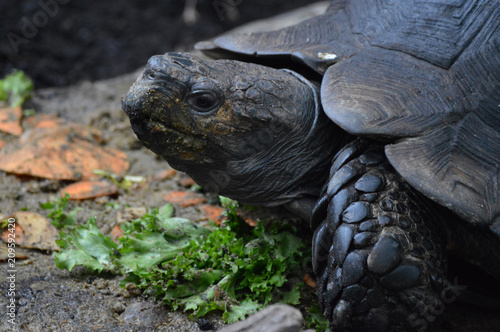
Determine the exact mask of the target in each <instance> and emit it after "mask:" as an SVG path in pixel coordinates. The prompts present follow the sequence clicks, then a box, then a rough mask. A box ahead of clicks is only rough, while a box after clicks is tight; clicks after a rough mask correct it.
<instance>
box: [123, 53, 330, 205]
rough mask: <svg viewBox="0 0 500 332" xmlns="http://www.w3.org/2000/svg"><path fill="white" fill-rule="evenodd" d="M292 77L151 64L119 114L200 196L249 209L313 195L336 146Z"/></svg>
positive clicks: (311, 98) (158, 60) (313, 101)
mask: <svg viewBox="0 0 500 332" xmlns="http://www.w3.org/2000/svg"><path fill="white" fill-rule="evenodd" d="M317 94H318V93H317V87H316V86H315V85H314V84H312V83H310V82H308V81H307V80H306V79H304V78H303V77H301V76H300V75H298V74H295V73H293V72H291V71H287V70H278V69H273V68H269V67H265V66H260V65H256V64H249V63H243V62H238V61H234V60H202V59H199V58H197V57H195V56H193V55H190V54H187V53H167V54H165V55H161V56H154V57H152V58H151V59H150V60H149V61H148V64H147V67H146V69H145V70H144V72H143V74H142V75H141V76H140V77H139V78H138V79H137V81H136V82H135V83H134V85H133V86H132V88H131V89H130V91H129V93H128V94H127V96H126V98H125V100H124V101H123V108H124V110H125V112H126V113H127V115H128V116H129V118H130V122H131V124H132V128H133V130H134V132H135V133H136V135H137V136H138V138H139V139H140V140H141V141H142V142H143V143H144V144H145V145H146V146H147V147H148V148H149V149H151V150H152V151H153V152H155V153H157V154H158V155H160V156H162V157H163V158H164V159H165V160H167V161H168V163H169V164H170V165H171V166H172V167H174V168H176V169H178V170H181V171H184V172H186V173H188V174H189V175H190V176H191V177H193V179H194V180H195V181H196V182H197V183H199V184H200V185H202V186H203V187H204V188H205V189H207V190H210V191H216V192H218V193H220V194H222V195H225V196H228V197H231V198H233V199H237V200H240V201H241V202H245V203H249V204H260V205H278V204H283V203H286V202H288V201H290V200H292V199H294V198H297V197H302V196H308V195H313V196H314V195H318V194H319V193H318V191H319V189H320V188H321V186H322V184H323V183H324V179H325V177H326V175H327V173H328V170H327V169H328V167H329V163H330V160H331V157H332V153H333V148H334V146H335V144H333V142H334V138H333V134H334V133H333V124H332V123H331V122H330V121H329V120H328V118H327V117H326V116H325V115H324V114H323V112H322V111H321V109H320V106H319V99H318V95H317Z"/></svg>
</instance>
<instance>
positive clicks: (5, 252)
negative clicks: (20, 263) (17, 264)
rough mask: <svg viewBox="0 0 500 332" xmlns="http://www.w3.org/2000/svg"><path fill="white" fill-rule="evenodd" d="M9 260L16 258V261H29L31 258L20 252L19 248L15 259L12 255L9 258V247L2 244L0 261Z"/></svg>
mask: <svg viewBox="0 0 500 332" xmlns="http://www.w3.org/2000/svg"><path fill="white" fill-rule="evenodd" d="M9 258H15V259H16V260H18V259H28V258H30V257H29V256H28V255H27V254H26V253H25V252H22V251H21V250H19V248H16V253H15V257H12V255H10V256H9V248H8V247H7V244H6V243H3V242H0V261H2V262H3V261H6V260H7V259H9Z"/></svg>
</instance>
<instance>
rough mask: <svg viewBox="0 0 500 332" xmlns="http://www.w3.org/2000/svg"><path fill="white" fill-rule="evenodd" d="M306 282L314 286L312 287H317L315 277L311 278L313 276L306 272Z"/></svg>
mask: <svg viewBox="0 0 500 332" xmlns="http://www.w3.org/2000/svg"><path fill="white" fill-rule="evenodd" d="M304 282H305V283H306V285H308V286H309V287H312V288H316V281H314V279H313V278H311V276H310V275H309V274H307V273H306V275H305V276H304Z"/></svg>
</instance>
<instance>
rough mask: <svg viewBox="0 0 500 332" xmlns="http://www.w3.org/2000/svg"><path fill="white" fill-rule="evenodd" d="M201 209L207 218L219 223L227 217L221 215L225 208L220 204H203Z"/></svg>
mask: <svg viewBox="0 0 500 332" xmlns="http://www.w3.org/2000/svg"><path fill="white" fill-rule="evenodd" d="M200 209H201V210H202V211H203V213H204V214H205V216H206V217H207V219H210V220H212V221H213V222H215V224H217V225H220V224H221V223H222V222H223V221H224V219H226V218H225V217H224V216H222V215H221V214H222V212H224V208H222V207H220V206H213V205H202V206H201V207H200Z"/></svg>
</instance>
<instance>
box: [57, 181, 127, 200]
mask: <svg viewBox="0 0 500 332" xmlns="http://www.w3.org/2000/svg"><path fill="white" fill-rule="evenodd" d="M117 193H118V187H117V186H115V185H112V184H109V183H107V182H104V181H80V182H76V183H73V184H70V185H69V186H66V187H64V188H62V189H61V195H62V196H65V195H66V194H69V199H71V200H79V199H89V198H96V197H101V196H111V195H116V194H117Z"/></svg>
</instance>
